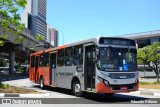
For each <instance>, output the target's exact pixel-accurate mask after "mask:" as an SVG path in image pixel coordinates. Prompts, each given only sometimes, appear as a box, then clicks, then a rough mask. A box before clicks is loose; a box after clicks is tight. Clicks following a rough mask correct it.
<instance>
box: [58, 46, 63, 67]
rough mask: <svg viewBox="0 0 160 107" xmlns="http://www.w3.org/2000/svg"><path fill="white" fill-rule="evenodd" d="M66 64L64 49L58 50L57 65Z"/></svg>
mask: <svg viewBox="0 0 160 107" xmlns="http://www.w3.org/2000/svg"><path fill="white" fill-rule="evenodd" d="M63 65H64V49H61V50H59V51H58V57H57V66H63Z"/></svg>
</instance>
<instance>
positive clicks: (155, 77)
mask: <svg viewBox="0 0 160 107" xmlns="http://www.w3.org/2000/svg"><path fill="white" fill-rule="evenodd" d="M141 78H147V79H150V78H154V79H157V76H145V77H141Z"/></svg>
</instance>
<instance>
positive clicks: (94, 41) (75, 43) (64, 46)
mask: <svg viewBox="0 0 160 107" xmlns="http://www.w3.org/2000/svg"><path fill="white" fill-rule="evenodd" d="M100 38H119V39H128V40H133V39H130V38H126V37H117V36H113V37H112V36H99V37H94V38H90V39H86V40H81V41H78V42H73V43H70V44H65V45H61V46H58V47H55V48H49V49H46V50H42V51H39V52H35V53H32V54H31V56H32V55H39V54H42V53H44V52H52V51H56V50H59V49H63V48H66V47H70V46H75V45H80V44H84V43H86V44H87V43H95V44H98V42H99V41H98V40H99V39H100Z"/></svg>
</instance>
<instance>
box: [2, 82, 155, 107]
mask: <svg viewBox="0 0 160 107" xmlns="http://www.w3.org/2000/svg"><path fill="white" fill-rule="evenodd" d="M3 83H7V84H10V85H12V86H17V87H23V88H27V89H33V90H36V91H40V92H44V93H50V96H49V97H46V98H49V99H47V101H49V100H51V101H52V102H51V103H53V104H66V103H67V104H80V105H81V104H84V105H86V104H94V106H96V105H97V104H100V106H102V105H103V104H110V105H111V104H116V105H118V106H121V105H122V104H125V105H127V104H129V105H134V106H135V105H136V104H131V101H133V100H136V101H141V100H142V101H144V100H153V98H157V97H154V96H151V95H138V94H135V93H119V94H115V95H114V96H113V97H107V96H105V95H103V94H93V93H84V95H83V97H80V98H79V97H75V96H73V95H72V94H71V91H70V90H66V89H61V88H53V87H47V88H46V89H45V90H41V89H40V88H39V85H38V84H35V83H33V82H31V81H29V79H20V80H12V81H5V82H3ZM51 98H52V99H51ZM58 98H59V99H58ZM62 98H63V99H62ZM144 105H146V106H148V107H150V106H151V104H142V105H141V106H142V107H143V106H144ZM153 105H154V106H156V105H157V104H153ZM94 106H92V107H94ZM6 107H9V106H6ZM16 107H17V106H16ZM38 107H39V106H38ZM113 107H114V105H113ZM131 107H132V106H131ZM157 107H158V106H157Z"/></svg>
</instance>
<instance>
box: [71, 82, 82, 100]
mask: <svg viewBox="0 0 160 107" xmlns="http://www.w3.org/2000/svg"><path fill="white" fill-rule="evenodd" d="M72 91H73V94H74V95H75V96H77V97H80V96H82V91H81V84H80V82H79V81H75V82H74V83H73V86H72Z"/></svg>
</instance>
